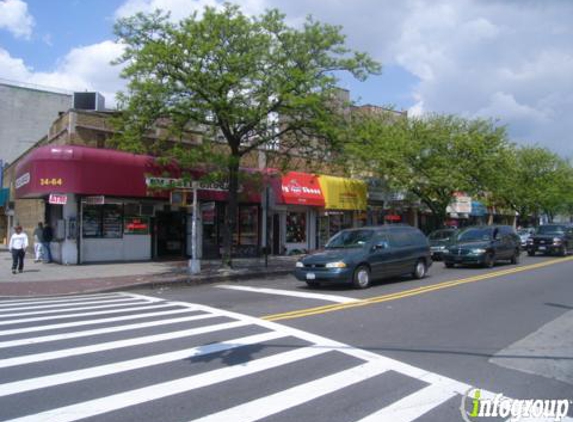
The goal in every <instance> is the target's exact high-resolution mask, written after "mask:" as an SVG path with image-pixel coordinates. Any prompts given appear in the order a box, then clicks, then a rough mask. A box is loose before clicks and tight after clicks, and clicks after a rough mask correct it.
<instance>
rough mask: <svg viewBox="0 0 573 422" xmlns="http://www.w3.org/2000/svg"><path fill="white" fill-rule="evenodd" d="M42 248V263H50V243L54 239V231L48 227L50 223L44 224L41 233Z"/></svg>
mask: <svg viewBox="0 0 573 422" xmlns="http://www.w3.org/2000/svg"><path fill="white" fill-rule="evenodd" d="M42 236H43V240H42V247H43V250H44V251H43V252H44V262H52V251H51V249H50V242H51V241H52V240H53V239H54V231H53V230H52V228H51V227H50V223H46V224H44V230H43V231H42Z"/></svg>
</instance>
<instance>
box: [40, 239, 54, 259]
mask: <svg viewBox="0 0 573 422" xmlns="http://www.w3.org/2000/svg"><path fill="white" fill-rule="evenodd" d="M42 247H43V248H44V259H47V260H48V262H52V251H51V250H50V242H42Z"/></svg>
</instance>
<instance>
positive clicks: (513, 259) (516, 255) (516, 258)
mask: <svg viewBox="0 0 573 422" xmlns="http://www.w3.org/2000/svg"><path fill="white" fill-rule="evenodd" d="M511 263H512V264H513V265H517V264H519V249H516V250H515V253H514V254H513V256H512V257H511Z"/></svg>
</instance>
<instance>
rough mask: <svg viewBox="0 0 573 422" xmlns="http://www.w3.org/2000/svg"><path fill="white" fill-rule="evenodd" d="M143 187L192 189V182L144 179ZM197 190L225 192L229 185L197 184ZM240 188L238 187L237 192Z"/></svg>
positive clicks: (168, 178) (167, 178)
mask: <svg viewBox="0 0 573 422" xmlns="http://www.w3.org/2000/svg"><path fill="white" fill-rule="evenodd" d="M145 185H146V186H147V187H148V188H152V189H193V181H192V180H185V179H175V178H171V177H146V178H145ZM197 189H199V190H208V191H218V192H227V191H228V190H229V183H227V182H197ZM241 191H242V186H239V192H241Z"/></svg>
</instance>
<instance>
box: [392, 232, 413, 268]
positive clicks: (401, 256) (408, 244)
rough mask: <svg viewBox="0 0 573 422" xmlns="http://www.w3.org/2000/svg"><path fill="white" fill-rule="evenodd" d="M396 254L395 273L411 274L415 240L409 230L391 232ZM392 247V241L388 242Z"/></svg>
mask: <svg viewBox="0 0 573 422" xmlns="http://www.w3.org/2000/svg"><path fill="white" fill-rule="evenodd" d="M392 236H393V239H394V245H393V247H394V248H395V254H396V273H397V274H405V273H408V272H412V270H413V268H414V265H415V263H416V254H415V239H414V237H413V236H412V233H411V232H410V230H396V231H393V232H392ZM390 245H391V246H392V241H391V242H390Z"/></svg>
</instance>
